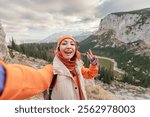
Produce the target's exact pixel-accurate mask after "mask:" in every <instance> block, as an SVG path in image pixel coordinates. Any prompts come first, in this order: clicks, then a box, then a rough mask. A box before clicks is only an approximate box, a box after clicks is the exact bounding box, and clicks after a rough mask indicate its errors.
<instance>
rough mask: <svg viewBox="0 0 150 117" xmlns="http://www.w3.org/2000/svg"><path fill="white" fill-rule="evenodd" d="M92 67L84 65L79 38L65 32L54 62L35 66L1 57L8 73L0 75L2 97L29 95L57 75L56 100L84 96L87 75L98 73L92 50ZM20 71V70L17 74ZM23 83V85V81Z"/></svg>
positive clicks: (54, 92) (47, 84)
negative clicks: (39, 67) (77, 39)
mask: <svg viewBox="0 0 150 117" xmlns="http://www.w3.org/2000/svg"><path fill="white" fill-rule="evenodd" d="M87 55H88V58H89V60H90V66H89V68H85V67H84V66H83V61H82V60H81V57H80V53H79V51H78V48H77V43H76V40H75V39H74V38H73V37H72V36H68V35H67V36H62V37H60V38H59V40H58V42H57V47H56V52H55V57H54V60H53V64H49V65H46V66H45V67H44V68H42V69H34V68H31V67H28V66H23V65H18V64H5V63H4V62H2V61H0V65H1V68H2V70H3V72H1V71H2V70H1V71H0V74H1V75H2V74H6V77H5V76H4V75H3V77H0V78H1V80H0V82H1V81H2V80H3V81H6V82H1V84H0V85H1V88H0V93H1V94H0V99H26V98H29V97H31V96H34V95H36V94H38V93H41V92H42V91H44V90H46V89H47V88H48V87H49V86H50V85H51V83H52V80H53V78H54V77H53V76H57V79H56V82H55V85H54V87H53V90H52V94H51V99H53V100H67V99H68V100H85V99H87V95H86V90H85V79H91V78H94V77H96V76H97V74H98V65H97V58H96V56H94V55H93V54H92V52H91V51H90V50H89V52H87ZM16 73H17V74H16ZM22 84H24V85H22Z"/></svg>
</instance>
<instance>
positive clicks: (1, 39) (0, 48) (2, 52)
mask: <svg viewBox="0 0 150 117" xmlns="http://www.w3.org/2000/svg"><path fill="white" fill-rule="evenodd" d="M5 37H6V34H5V32H4V30H3V27H2V25H1V24H0V60H3V61H5V62H9V61H10V56H9V51H8V48H7V45H6V41H5Z"/></svg>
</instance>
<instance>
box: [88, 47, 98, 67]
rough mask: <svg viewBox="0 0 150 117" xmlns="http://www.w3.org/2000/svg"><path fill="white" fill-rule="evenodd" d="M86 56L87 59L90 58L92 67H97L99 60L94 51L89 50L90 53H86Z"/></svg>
mask: <svg viewBox="0 0 150 117" xmlns="http://www.w3.org/2000/svg"><path fill="white" fill-rule="evenodd" d="M86 54H87V57H88V58H89V60H90V63H91V64H92V65H96V64H97V61H98V59H97V57H96V56H95V55H93V53H92V51H91V50H90V49H89V51H88V52H86Z"/></svg>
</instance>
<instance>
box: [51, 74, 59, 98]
mask: <svg viewBox="0 0 150 117" xmlns="http://www.w3.org/2000/svg"><path fill="white" fill-rule="evenodd" d="M56 79H57V74H55V75H54V76H53V79H52V83H51V85H50V87H49V100H51V95H52V90H53V88H54V85H55V83H56Z"/></svg>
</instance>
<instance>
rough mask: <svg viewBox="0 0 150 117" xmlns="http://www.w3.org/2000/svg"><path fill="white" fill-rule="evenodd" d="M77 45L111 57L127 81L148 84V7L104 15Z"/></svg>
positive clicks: (83, 49)
mask: <svg viewBox="0 0 150 117" xmlns="http://www.w3.org/2000/svg"><path fill="white" fill-rule="evenodd" d="M79 49H80V51H81V52H86V51H87V50H88V49H91V50H92V51H93V53H94V54H96V55H99V56H105V57H108V58H112V59H114V60H115V61H116V62H117V64H118V67H119V68H120V69H122V70H124V71H125V73H126V74H127V76H128V77H127V79H128V82H129V83H132V84H135V85H141V86H150V8H147V9H142V10H136V11H128V12H119V13H111V14H109V15H107V16H106V17H104V18H103V19H101V21H100V25H99V29H98V31H97V32H96V33H94V34H93V35H90V36H89V37H88V38H87V39H85V40H83V41H81V42H80V43H79Z"/></svg>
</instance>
